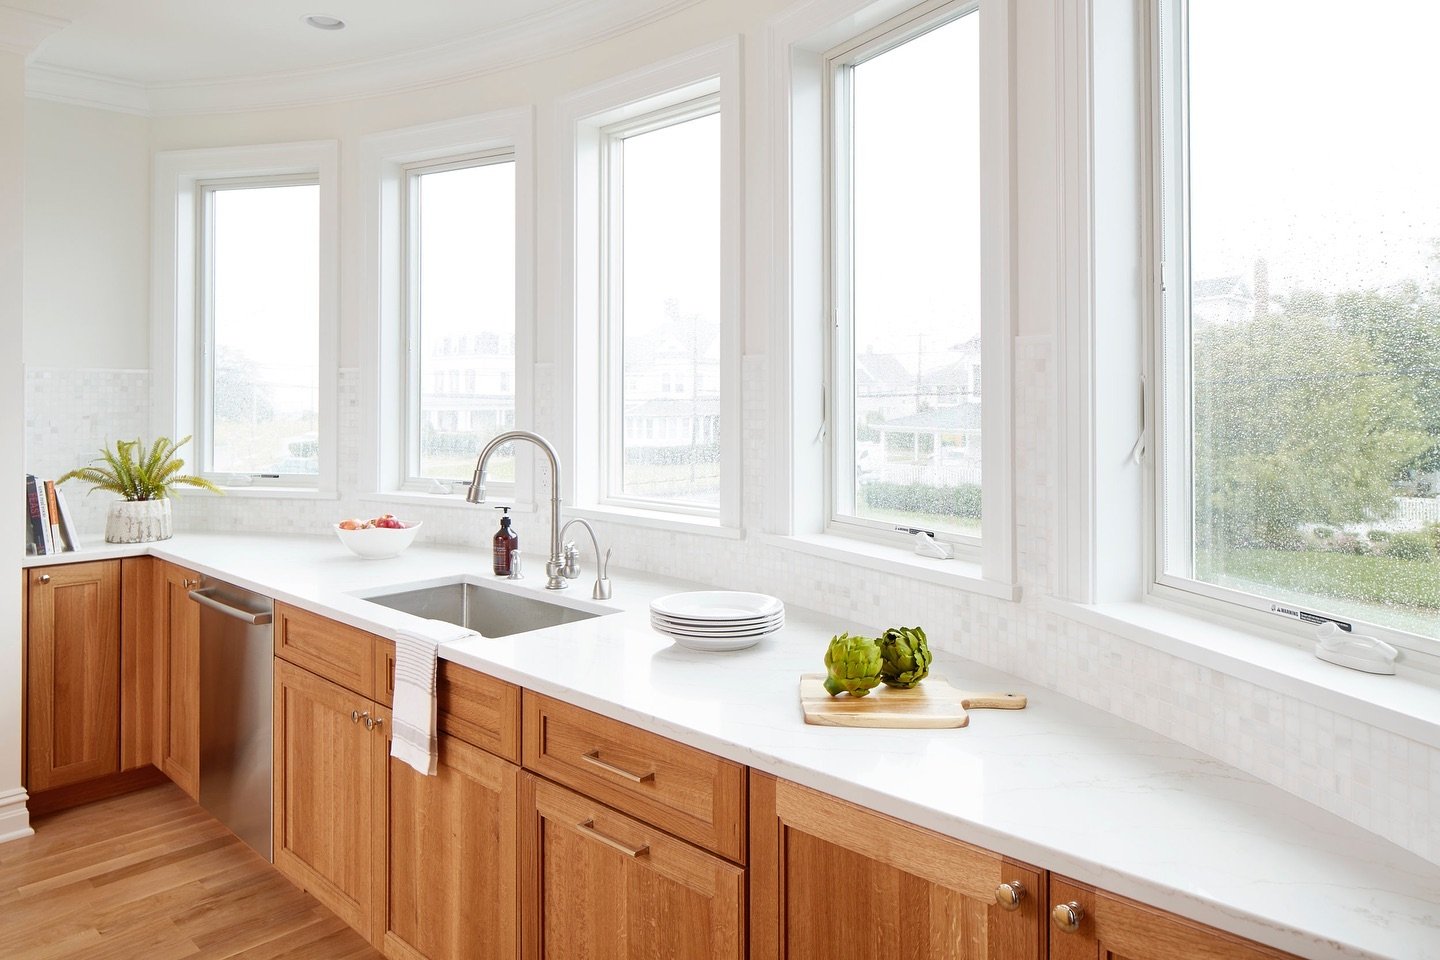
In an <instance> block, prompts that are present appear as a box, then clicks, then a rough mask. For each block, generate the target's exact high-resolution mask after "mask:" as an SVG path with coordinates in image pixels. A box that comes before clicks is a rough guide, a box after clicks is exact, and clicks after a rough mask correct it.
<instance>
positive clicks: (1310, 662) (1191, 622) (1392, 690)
mask: <svg viewBox="0 0 1440 960" xmlns="http://www.w3.org/2000/svg"><path fill="white" fill-rule="evenodd" d="M1045 605H1046V607H1047V609H1049V610H1050V612H1052V613H1054V614H1056V615H1057V616H1061V617H1065V618H1066V619H1068V620H1073V621H1075V622H1077V623H1082V624H1084V625H1086V626H1089V627H1094V628H1096V629H1098V630H1105V631H1108V632H1110V633H1114V634H1117V635H1119V636H1121V637H1124V638H1125V639H1127V640H1133V641H1135V642H1136V643H1139V644H1142V645H1144V646H1147V647H1150V648H1151V649H1154V650H1159V651H1161V652H1163V653H1168V654H1170V655H1172V656H1176V657H1179V658H1181V659H1183V660H1188V661H1190V662H1192V663H1197V664H1199V665H1201V666H1204V667H1208V668H1210V669H1212V670H1216V671H1218V672H1220V673H1223V674H1225V675H1227V676H1233V677H1236V678H1238V679H1241V680H1245V681H1248V682H1250V683H1254V684H1256V685H1257V686H1261V687H1264V688H1266V689H1269V690H1273V691H1275V692H1277V693H1282V694H1286V695H1287V696H1292V697H1295V698H1296V699H1298V700H1301V701H1302V702H1304V703H1311V704H1314V705H1316V706H1318V707H1324V708H1325V709H1328V710H1333V711H1335V712H1336V713H1340V714H1343V715H1345V716H1347V717H1350V718H1352V719H1354V720H1359V721H1362V722H1364V723H1367V724H1371V725H1373V726H1376V727H1381V728H1383V729H1385V730H1389V731H1390V732H1391V733H1396V734H1399V735H1400V736H1404V737H1409V738H1411V739H1413V740H1417V741H1419V742H1421V743H1425V744H1427V745H1429V746H1431V747H1435V748H1440V690H1437V686H1440V678H1437V677H1434V676H1432V675H1429V674H1426V673H1423V672H1420V671H1416V670H1410V671H1403V670H1402V672H1401V673H1399V674H1397V675H1395V676H1382V675H1378V674H1371V673H1364V672H1361V671H1359V670H1350V669H1347V668H1345V667H1340V666H1336V665H1334V664H1331V663H1327V662H1325V661H1323V660H1320V659H1319V658H1317V657H1315V656H1314V654H1313V653H1312V652H1311V650H1310V645H1309V644H1308V643H1305V642H1303V641H1301V642H1299V643H1297V642H1296V641H1293V640H1291V641H1286V640H1280V639H1277V638H1275V637H1274V636H1270V635H1266V634H1264V633H1261V632H1258V631H1249V630H1245V629H1241V628H1239V627H1236V626H1232V625H1229V624H1227V623H1224V622H1221V621H1219V620H1212V619H1209V618H1206V617H1203V616H1197V615H1195V614H1193V613H1190V612H1188V611H1181V610H1177V609H1174V608H1172V607H1169V606H1164V605H1161V604H1159V603H1156V602H1153V601H1152V602H1144V603H1142V602H1131V603H1103V604H1080V603H1072V602H1069V601H1065V600H1057V599H1055V598H1047V599H1046V601H1045Z"/></svg>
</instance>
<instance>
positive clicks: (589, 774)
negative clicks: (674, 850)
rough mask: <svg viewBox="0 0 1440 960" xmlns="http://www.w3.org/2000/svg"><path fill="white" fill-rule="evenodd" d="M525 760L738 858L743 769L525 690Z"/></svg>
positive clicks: (741, 835)
mask: <svg viewBox="0 0 1440 960" xmlns="http://www.w3.org/2000/svg"><path fill="white" fill-rule="evenodd" d="M523 740H524V748H525V763H524V765H525V766H526V767H528V768H529V769H531V770H534V771H535V772H536V773H539V774H543V775H544V776H547V777H549V778H550V779H552V780H557V781H559V782H560V783H563V784H566V785H568V786H572V787H575V788H576V789H577V790H580V791H581V792H583V793H585V794H587V795H588V796H591V797H594V798H596V799H597V800H600V801H602V802H604V803H608V804H610V805H611V806H613V807H616V808H617V809H620V810H623V811H625V812H626V813H630V814H633V815H634V816H637V817H640V818H642V819H644V820H647V821H649V822H650V823H652V824H654V825H655V826H657V827H660V828H661V829H663V830H668V831H669V832H670V833H673V834H675V835H676V836H677V837H681V838H683V839H685V840H689V841H691V842H692V843H696V844H699V845H700V846H702V847H706V848H708V849H710V850H714V851H715V852H716V853H718V854H720V855H721V856H724V857H728V858H729V859H731V860H733V861H735V862H737V863H743V862H744V860H745V849H744V847H745V844H744V838H745V812H744V811H745V768H744V767H742V766H741V765H740V764H738V763H731V762H730V761H728V760H722V759H721V758H719V757H716V756H712V755H711V754H708V753H706V752H705V751H703V750H696V749H695V748H693V747H687V746H685V745H683V744H680V743H676V742H675V741H674V740H667V739H666V738H664V737H661V736H657V735H655V734H653V733H646V732H645V731H643V730H637V729H636V728H635V727H632V726H630V725H629V724H625V723H620V722H619V721H616V720H610V719H607V718H605V717H601V716H599V715H597V714H594V713H591V712H590V711H588V710H582V709H580V708H579V707H574V706H571V705H569V704H566V703H561V702H559V701H558V700H551V699H550V698H549V697H544V696H540V695H539V694H534V693H531V692H530V691H528V690H527V691H525V736H524V738H523Z"/></svg>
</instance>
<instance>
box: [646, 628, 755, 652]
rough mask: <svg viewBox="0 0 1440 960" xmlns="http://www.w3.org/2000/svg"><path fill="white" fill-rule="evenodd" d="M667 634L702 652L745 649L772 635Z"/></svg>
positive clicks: (678, 643)
mask: <svg viewBox="0 0 1440 960" xmlns="http://www.w3.org/2000/svg"><path fill="white" fill-rule="evenodd" d="M660 632H661V633H664V634H665V636H667V637H669V638H670V639H671V640H674V641H675V643H676V644H677V645H678V646H682V647H685V648H686V649H689V650H698V651H700V652H701V653H724V652H725V651H727V650H744V649H745V648H746V647H753V646H755V644H757V643H759V642H760V641H761V640H764V639H765V638H766V637H768V636H770V634H768V633H761V634H756V635H754V636H749V637H687V636H684V635H683V634H676V633H665V631H663V630H662V631H660Z"/></svg>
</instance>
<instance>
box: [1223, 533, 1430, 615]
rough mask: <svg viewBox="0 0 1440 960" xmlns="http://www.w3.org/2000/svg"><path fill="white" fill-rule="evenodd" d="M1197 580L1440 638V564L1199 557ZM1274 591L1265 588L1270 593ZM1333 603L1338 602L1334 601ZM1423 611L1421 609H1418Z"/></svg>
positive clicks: (1308, 555) (1309, 556)
mask: <svg viewBox="0 0 1440 960" xmlns="http://www.w3.org/2000/svg"><path fill="white" fill-rule="evenodd" d="M1196 576H1197V579H1200V580H1203V581H1206V582H1208V583H1216V584H1219V585H1221V586H1226V587H1234V588H1235V589H1239V590H1246V591H1249V592H1252V593H1261V594H1270V595H1274V594H1275V593H1276V590H1279V591H1283V592H1284V594H1285V595H1282V596H1279V597H1277V599H1282V600H1290V601H1295V602H1298V603H1301V604H1308V605H1311V606H1315V605H1317V601H1316V599H1315V598H1330V599H1329V600H1326V601H1324V602H1322V603H1320V604H1319V605H1320V606H1322V607H1323V608H1325V609H1328V610H1331V611H1333V612H1335V613H1337V614H1342V615H1345V616H1354V617H1358V618H1363V619H1367V620H1374V621H1377V622H1380V623H1386V624H1392V625H1394V626H1396V627H1399V628H1400V629H1403V630H1411V631H1414V632H1417V633H1424V634H1429V635H1432V636H1433V635H1436V634H1437V633H1440V562H1434V561H1430V562H1425V561H1416V560H1397V559H1395V558H1393V557H1372V556H1358V555H1355V554H1349V553H1331V552H1322V551H1301V550H1227V551H1223V552H1222V551H1217V552H1215V553H1204V552H1202V553H1200V554H1199V555H1198V556H1197V557H1196ZM1267 587H1268V588H1273V589H1268V590H1267V589H1266V588H1267ZM1331 601H1333V602H1331ZM1417 608H1418V609H1417Z"/></svg>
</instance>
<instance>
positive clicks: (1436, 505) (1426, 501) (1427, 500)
mask: <svg viewBox="0 0 1440 960" xmlns="http://www.w3.org/2000/svg"><path fill="white" fill-rule="evenodd" d="M1390 520H1391V521H1392V522H1393V521H1397V520H1398V521H1402V522H1404V523H1407V524H1409V523H1413V524H1422V523H1431V522H1437V521H1440V497H1396V498H1395V512H1394V513H1392V514H1390Z"/></svg>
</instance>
